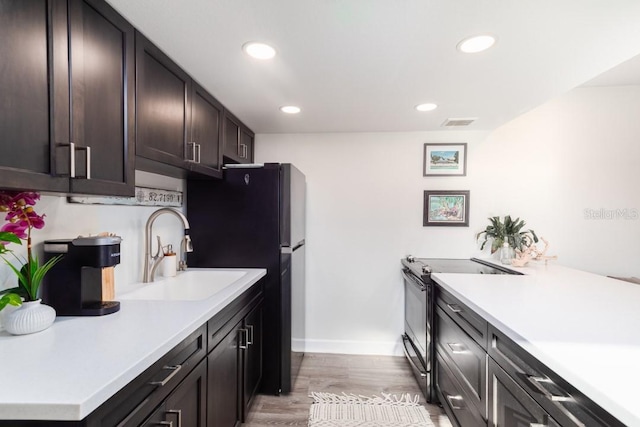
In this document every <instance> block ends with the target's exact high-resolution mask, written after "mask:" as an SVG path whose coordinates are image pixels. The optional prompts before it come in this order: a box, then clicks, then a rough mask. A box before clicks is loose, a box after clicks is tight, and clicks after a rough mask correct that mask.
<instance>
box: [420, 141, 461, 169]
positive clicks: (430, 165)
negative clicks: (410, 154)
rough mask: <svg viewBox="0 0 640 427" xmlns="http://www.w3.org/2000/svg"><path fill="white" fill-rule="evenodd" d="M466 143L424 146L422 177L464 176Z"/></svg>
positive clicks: (429, 144) (428, 144)
mask: <svg viewBox="0 0 640 427" xmlns="http://www.w3.org/2000/svg"><path fill="white" fill-rule="evenodd" d="M466 174H467V143H466V142H461V143H454V144H436V143H429V142H427V143H426V144H424V164H423V174H422V175H423V176H465V175H466Z"/></svg>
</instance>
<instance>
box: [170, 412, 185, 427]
mask: <svg viewBox="0 0 640 427" xmlns="http://www.w3.org/2000/svg"><path fill="white" fill-rule="evenodd" d="M167 414H170V415H176V418H178V427H182V411H181V410H180V409H169V410H168V411H167Z"/></svg>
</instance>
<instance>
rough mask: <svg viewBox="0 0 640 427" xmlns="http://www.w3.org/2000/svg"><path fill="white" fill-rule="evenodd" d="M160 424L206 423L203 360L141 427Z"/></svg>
mask: <svg viewBox="0 0 640 427" xmlns="http://www.w3.org/2000/svg"><path fill="white" fill-rule="evenodd" d="M162 425H164V426H171V425H173V426H184V427H186V426H189V427H205V426H206V425H207V364H206V362H205V361H204V360H203V361H202V362H200V364H199V365H198V366H197V367H196V368H195V369H194V370H193V371H192V372H191V373H190V374H189V375H188V376H187V378H185V379H184V381H182V383H180V385H179V386H178V387H177V388H176V389H175V390H174V391H173V392H172V393H171V395H170V396H169V397H167V399H166V400H165V401H164V402H163V404H162V405H160V407H159V408H158V409H156V411H155V412H154V413H153V414H152V415H151V416H150V417H149V418H148V419H147V420H146V421H145V422H144V423H143V424H142V426H143V427H152V426H162Z"/></svg>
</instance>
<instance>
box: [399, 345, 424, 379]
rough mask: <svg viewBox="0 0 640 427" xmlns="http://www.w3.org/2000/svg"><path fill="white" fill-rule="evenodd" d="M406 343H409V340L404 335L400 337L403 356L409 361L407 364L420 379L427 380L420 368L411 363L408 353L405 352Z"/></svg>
mask: <svg viewBox="0 0 640 427" xmlns="http://www.w3.org/2000/svg"><path fill="white" fill-rule="evenodd" d="M407 341H409V338H408V337H407V336H406V335H403V336H402V351H404V355H405V356H406V358H407V360H408V361H409V364H410V365H411V367H412V368H413V369H415V370H416V371H418V372H420V378H427V373H426V372H424V371H422V370H421V369H420V368H418V366H417V365H416V363H415V362H414V361H413V359H412V358H411V356H409V351H408V350H407Z"/></svg>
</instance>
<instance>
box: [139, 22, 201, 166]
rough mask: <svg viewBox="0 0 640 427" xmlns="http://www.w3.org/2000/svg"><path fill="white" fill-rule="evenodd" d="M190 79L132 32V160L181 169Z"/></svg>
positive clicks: (147, 42) (188, 110) (145, 40)
mask: <svg viewBox="0 0 640 427" xmlns="http://www.w3.org/2000/svg"><path fill="white" fill-rule="evenodd" d="M190 97H191V78H190V77H189V75H188V74H187V73H185V72H184V71H183V70H182V69H181V68H180V67H178V65H176V64H175V63H174V62H173V61H172V60H171V59H170V58H169V57H168V56H167V55H165V54H164V53H163V52H162V51H161V50H160V49H158V48H157V47H156V46H155V45H154V44H153V43H151V42H150V41H149V40H148V39H147V38H145V37H144V36H143V35H142V34H140V33H138V32H136V113H137V116H136V120H137V134H136V156H140V157H143V158H146V159H149V160H154V161H156V162H160V163H164V164H168V165H173V166H177V167H180V168H185V167H186V166H187V165H186V163H185V153H186V138H187V131H188V124H189V123H190V120H191V118H190V115H191V108H190V105H191V100H190Z"/></svg>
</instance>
